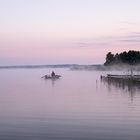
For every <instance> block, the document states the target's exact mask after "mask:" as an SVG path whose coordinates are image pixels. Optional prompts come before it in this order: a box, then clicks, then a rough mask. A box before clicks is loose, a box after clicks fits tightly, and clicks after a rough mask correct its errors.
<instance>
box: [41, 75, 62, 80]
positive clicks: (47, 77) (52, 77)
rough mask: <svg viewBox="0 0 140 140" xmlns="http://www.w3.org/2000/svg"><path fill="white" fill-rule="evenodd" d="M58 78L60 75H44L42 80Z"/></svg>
mask: <svg viewBox="0 0 140 140" xmlns="http://www.w3.org/2000/svg"><path fill="white" fill-rule="evenodd" d="M60 77H61V75H54V76H51V75H44V76H43V77H42V78H44V79H59V78H60Z"/></svg>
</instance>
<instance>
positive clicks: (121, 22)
mask: <svg viewBox="0 0 140 140" xmlns="http://www.w3.org/2000/svg"><path fill="white" fill-rule="evenodd" d="M126 2H127V5H126ZM132 5H133V6H132ZM138 5H140V1H138V0H134V1H130V0H127V1H126V0H124V1H123V2H122V1H121V0H114V1H113V2H112V1H111V0H107V1H106V3H105V2H104V0H77V1H74V0H68V1H67V2H66V1H64V0H51V1H50V0H46V1H44V0H35V1H34V0H21V1H18V0H13V1H10V0H2V1H1V2H0V9H1V12H0V20H1V21H0V25H1V26H0V31H1V32H0V65H14V64H63V63H78V64H102V63H104V61H105V55H106V53H108V52H109V51H112V52H113V53H117V52H121V51H125V50H126V51H127V50H130V49H134V50H139V47H140V27H139V24H140V17H139V14H138V13H140V9H139V6H138Z"/></svg>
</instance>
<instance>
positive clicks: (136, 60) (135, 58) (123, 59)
mask: <svg viewBox="0 0 140 140" xmlns="http://www.w3.org/2000/svg"><path fill="white" fill-rule="evenodd" d="M115 64H129V65H136V64H140V51H134V50H130V51H128V52H126V51H124V52H122V53H116V54H113V53H112V52H109V53H107V55H106V62H105V63H104V65H106V66H107V65H115Z"/></svg>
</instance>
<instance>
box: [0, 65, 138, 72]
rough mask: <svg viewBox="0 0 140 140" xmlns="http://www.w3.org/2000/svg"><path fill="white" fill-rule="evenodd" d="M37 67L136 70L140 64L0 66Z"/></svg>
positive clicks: (14, 67)
mask: <svg viewBox="0 0 140 140" xmlns="http://www.w3.org/2000/svg"><path fill="white" fill-rule="evenodd" d="M37 68H69V69H70V70H90V71H92V70H98V71H114V70H118V71H121V70H125V71H129V70H132V69H133V70H136V71H140V65H124V64H119V65H111V66H105V65H103V64H95V65H94V64H93V65H79V64H56V65H11V66H0V69H37Z"/></svg>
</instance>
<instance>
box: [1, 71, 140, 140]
mask: <svg viewBox="0 0 140 140" xmlns="http://www.w3.org/2000/svg"><path fill="white" fill-rule="evenodd" d="M51 70H52V69H9V70H8V69H7V70H6V69H5V70H0V140H140V89H139V87H134V86H129V85H121V84H118V83H108V82H107V81H102V82H101V81H100V75H101V74H102V72H96V71H70V70H69V69H53V70H55V72H57V74H60V75H62V78H61V79H60V80H55V81H53V80H43V79H41V78H40V77H41V76H43V75H44V74H47V73H50V72H51Z"/></svg>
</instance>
